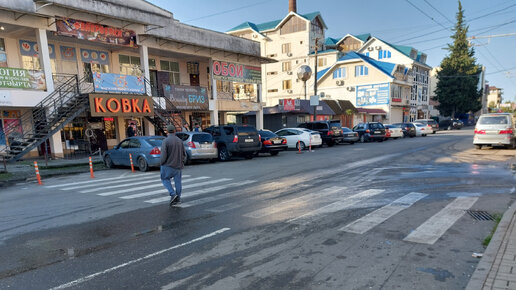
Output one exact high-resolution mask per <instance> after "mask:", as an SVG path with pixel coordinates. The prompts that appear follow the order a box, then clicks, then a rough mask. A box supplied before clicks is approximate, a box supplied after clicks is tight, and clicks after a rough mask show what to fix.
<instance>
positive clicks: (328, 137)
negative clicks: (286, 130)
mask: <svg viewBox="0 0 516 290" xmlns="http://www.w3.org/2000/svg"><path fill="white" fill-rule="evenodd" d="M297 127H299V128H306V129H309V130H312V131H317V132H319V133H320V135H321V139H322V142H323V143H324V144H326V145H328V147H331V146H333V145H335V144H337V143H340V142H342V139H343V136H342V125H341V124H340V121H315V122H306V123H301V124H299V125H298V126H297Z"/></svg>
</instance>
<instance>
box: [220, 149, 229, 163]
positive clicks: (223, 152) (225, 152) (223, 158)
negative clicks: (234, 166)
mask: <svg viewBox="0 0 516 290" xmlns="http://www.w3.org/2000/svg"><path fill="white" fill-rule="evenodd" d="M230 159H231V155H229V151H228V148H226V146H222V147H220V148H219V160H220V161H228V160H230Z"/></svg>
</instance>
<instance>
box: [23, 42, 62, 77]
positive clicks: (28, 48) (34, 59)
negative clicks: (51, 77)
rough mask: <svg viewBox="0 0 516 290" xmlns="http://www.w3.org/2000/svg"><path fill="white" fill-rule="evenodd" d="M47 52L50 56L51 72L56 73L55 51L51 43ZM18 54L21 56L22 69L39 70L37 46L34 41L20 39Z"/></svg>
mask: <svg viewBox="0 0 516 290" xmlns="http://www.w3.org/2000/svg"><path fill="white" fill-rule="evenodd" d="M48 53H49V57H50V68H51V69H52V73H56V72H57V69H56V68H57V66H56V52H55V46H54V45H53V44H49V45H48ZM20 54H21V56H22V66H23V68H24V69H28V70H41V63H40V61H39V48H38V44H37V43H36V42H34V41H29V40H20Z"/></svg>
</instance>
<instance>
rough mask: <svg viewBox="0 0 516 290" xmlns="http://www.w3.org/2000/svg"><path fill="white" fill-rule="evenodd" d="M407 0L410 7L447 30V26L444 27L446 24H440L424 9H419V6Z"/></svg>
mask: <svg viewBox="0 0 516 290" xmlns="http://www.w3.org/2000/svg"><path fill="white" fill-rule="evenodd" d="M405 1H407V3H408V4H410V5H411V6H412V7H414V8H416V9H417V10H418V11H419V12H421V13H422V14H423V15H425V16H426V17H428V18H430V19H432V21H433V22H435V23H437V24H439V25H440V26H441V27H443V28H444V29H446V30H448V28H446V26H444V25H442V24H441V23H440V22H437V20H435V19H434V18H433V17H432V16H430V15H428V14H427V13H426V12H425V11H423V10H421V9H420V8H419V7H417V6H416V5H414V4H413V3H412V2H410V1H409V0H405Z"/></svg>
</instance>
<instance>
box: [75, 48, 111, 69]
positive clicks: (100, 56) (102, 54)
mask: <svg viewBox="0 0 516 290" xmlns="http://www.w3.org/2000/svg"><path fill="white" fill-rule="evenodd" d="M81 61H82V62H87V63H98V64H105V65H109V54H108V52H107V51H99V50H93V49H85V48H81Z"/></svg>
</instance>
